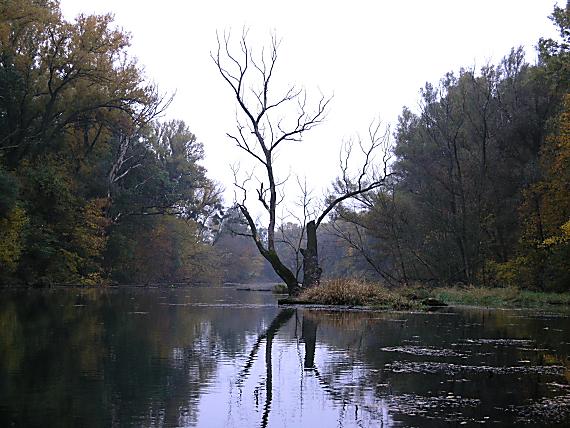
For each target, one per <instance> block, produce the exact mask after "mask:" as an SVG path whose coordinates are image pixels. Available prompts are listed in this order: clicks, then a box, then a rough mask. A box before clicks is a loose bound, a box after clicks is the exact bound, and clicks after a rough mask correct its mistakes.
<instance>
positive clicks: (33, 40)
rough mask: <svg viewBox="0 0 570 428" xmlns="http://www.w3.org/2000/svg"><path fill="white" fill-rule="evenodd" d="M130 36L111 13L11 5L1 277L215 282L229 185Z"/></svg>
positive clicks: (1, 149) (0, 128) (6, 7)
mask: <svg viewBox="0 0 570 428" xmlns="http://www.w3.org/2000/svg"><path fill="white" fill-rule="evenodd" d="M129 43H130V42H129V36H128V35H127V34H126V33H125V32H123V31H122V30H120V29H118V28H117V27H116V26H115V25H114V23H113V22H112V17H111V16H109V15H104V16H96V15H93V16H79V17H78V18H77V20H76V21H74V22H67V21H65V20H64V19H63V18H62V15H61V13H60V10H59V3H58V2H56V1H38V0H10V1H4V2H1V3H0V92H1V93H2V96H1V97H0V237H1V238H2V243H1V246H0V263H1V264H0V282H3V283H4V282H8V281H10V282H17V283H23V284H43V285H45V284H84V285H98V284H104V283H106V282H108V281H109V280H111V279H112V280H114V281H119V282H134V281H140V282H148V281H155V282H163V281H167V280H174V279H178V280H185V279H187V278H194V279H195V278H201V279H202V280H206V279H208V280H209V279H212V278H214V279H215V278H216V275H215V274H214V272H215V271H214V270H213V269H211V268H208V266H212V265H213V263H211V261H210V260H209V259H208V258H211V257H213V256H212V255H213V251H212V250H211V248H210V247H209V246H208V244H207V243H208V242H209V240H211V238H212V236H211V233H210V226H211V225H212V223H213V222H214V220H213V218H215V217H216V215H217V212H218V211H219V210H220V208H221V207H220V201H219V190H218V189H217V187H216V185H215V184H214V183H213V182H212V181H211V180H209V179H208V178H207V177H206V171H205V169H204V168H203V167H202V166H200V165H199V162H200V161H201V160H202V158H203V147H202V145H201V144H200V143H198V142H197V140H196V137H195V136H194V135H193V134H192V133H191V132H190V131H189V129H188V128H187V126H186V125H185V124H184V123H183V122H182V121H172V122H168V123H164V124H161V123H158V122H156V121H155V118H156V116H157V115H158V114H159V113H160V112H161V111H162V110H163V109H164V107H165V106H166V105H167V104H168V101H166V102H164V101H163V100H164V96H162V95H160V94H159V93H158V92H157V90H156V88H155V87H154V85H151V84H149V83H148V82H146V81H145V79H144V74H143V72H142V69H141V68H140V67H139V66H138V65H137V63H136V61H135V60H134V59H133V58H131V57H130V56H129V54H128V52H127V49H128V47H129ZM147 216H148V217H149V219H148V221H146V219H147ZM163 216H172V217H163ZM143 218H144V219H143ZM188 225H190V226H189V227H188Z"/></svg>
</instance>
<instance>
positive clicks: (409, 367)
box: [384, 361, 565, 376]
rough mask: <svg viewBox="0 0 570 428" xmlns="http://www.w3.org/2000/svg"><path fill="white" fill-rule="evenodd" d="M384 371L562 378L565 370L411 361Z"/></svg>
mask: <svg viewBox="0 0 570 428" xmlns="http://www.w3.org/2000/svg"><path fill="white" fill-rule="evenodd" d="M384 369H385V370H389V371H391V372H393V373H422V374H435V373H443V374H446V375H450V376H453V375H457V374H459V373H465V372H472V373H493V374H499V375H501V374H505V375H506V374H513V373H524V374H530V373H534V374H542V375H555V376H562V375H563V374H564V370H565V368H564V367H562V366H511V367H496V366H472V365H462V364H453V363H441V362H430V361H424V362H412V361H395V362H393V363H387V364H384Z"/></svg>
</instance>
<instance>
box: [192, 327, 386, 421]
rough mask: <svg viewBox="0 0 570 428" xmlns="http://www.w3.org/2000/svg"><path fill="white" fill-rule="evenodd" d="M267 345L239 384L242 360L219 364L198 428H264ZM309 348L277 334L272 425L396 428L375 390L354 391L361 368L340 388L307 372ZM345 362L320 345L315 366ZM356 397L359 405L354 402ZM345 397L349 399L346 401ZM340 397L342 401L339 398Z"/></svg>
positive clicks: (202, 401)
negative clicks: (307, 349) (306, 349)
mask: <svg viewBox="0 0 570 428" xmlns="http://www.w3.org/2000/svg"><path fill="white" fill-rule="evenodd" d="M265 345H266V342H265V341H264V342H263V343H262V346H261V347H260V348H259V351H258V353H257V358H256V360H255V362H254V363H253V365H252V367H251V371H250V372H249V375H248V376H247V377H245V378H244V379H242V381H243V383H242V384H241V385H236V381H237V380H238V378H237V376H238V375H239V372H240V370H241V368H242V366H243V364H244V363H245V359H244V358H240V359H238V360H235V361H230V360H226V361H224V362H223V363H222V364H220V365H219V367H218V371H217V373H216V380H215V381H214V382H213V383H212V384H211V385H210V386H209V387H208V388H206V389H205V390H204V391H205V392H204V393H203V394H202V396H201V399H200V403H199V406H198V408H199V409H200V410H199V415H198V421H197V425H196V426H199V427H203V426H204V427H206V426H208V427H240V426H261V425H262V419H263V412H264V406H265V404H266V403H265V400H266V397H267V391H266V390H265V387H266V383H265V381H266V358H265V353H266V347H265ZM304 348H305V345H304V344H303V343H302V342H297V341H296V339H295V338H291V339H288V338H284V337H282V336H278V337H276V338H275V339H274V341H273V347H272V374H273V397H272V401H271V407H270V413H269V419H268V426H270V427H305V426H317V427H336V426H339V427H352V426H355V427H356V426H385V427H388V426H392V425H393V420H392V418H391V417H390V416H389V414H388V409H387V407H386V406H385V404H384V402H383V400H379V399H378V398H376V397H374V394H373V392H372V391H371V390H360V391H355V386H356V385H358V384H359V383H360V382H359V379H358V378H359V377H360V376H361V375H365V371H364V370H363V369H361V368H360V367H358V366H355V367H354V370H353V371H351V373H347V372H344V373H342V374H341V376H339V377H337V378H336V379H335V380H336V382H335V385H336V389H335V390H334V391H332V392H331V388H335V387H332V386H331V385H327V384H326V383H323V381H322V380H320V379H319V374H318V372H315V371H313V370H304V369H303V358H304V355H305V349H304ZM331 358H333V359H339V358H342V354H339V353H338V352H334V351H333V350H332V349H330V348H328V347H327V346H317V350H316V357H315V360H316V361H315V363H316V366H317V368H318V367H320V366H322V365H323V364H324V363H325V361H326V360H330V359H331ZM355 394H358V401H357V404H355V403H354V401H353V400H352V399H351V397H354V396H355ZM342 397H345V398H346V400H342ZM339 398H340V399H339Z"/></svg>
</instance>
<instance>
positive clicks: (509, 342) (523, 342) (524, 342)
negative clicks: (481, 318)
mask: <svg viewBox="0 0 570 428" xmlns="http://www.w3.org/2000/svg"><path fill="white" fill-rule="evenodd" d="M465 342H466V343H468V344H470V345H472V344H475V345H477V344H482V345H502V346H531V345H533V344H534V340H529V339H466V340H465Z"/></svg>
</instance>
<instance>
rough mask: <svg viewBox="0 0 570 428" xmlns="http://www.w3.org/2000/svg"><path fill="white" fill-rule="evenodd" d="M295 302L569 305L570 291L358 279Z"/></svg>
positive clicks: (328, 284)
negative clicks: (393, 285)
mask: <svg viewBox="0 0 570 428" xmlns="http://www.w3.org/2000/svg"><path fill="white" fill-rule="evenodd" d="M294 301H296V302H299V303H305V304H307V303H309V304H319V305H340V306H373V307H377V308H386V309H396V310H407V309H420V308H422V307H426V306H433V305H437V304H438V302H439V303H445V304H448V305H470V306H482V307H493V308H552V307H565V306H566V307H569V308H570V293H544V292H535V291H525V290H519V289H517V288H513V287H508V288H482V287H453V288H451V287H447V288H427V287H417V286H416V287H402V288H395V289H394V288H390V289H388V288H386V287H383V286H381V285H379V284H373V283H366V282H362V281H358V280H354V279H348V280H346V279H337V280H329V281H323V283H322V284H321V285H320V286H319V287H314V288H311V289H308V290H305V291H303V292H302V293H301V295H300V296H299V297H298V298H297V299H295V300H294Z"/></svg>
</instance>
